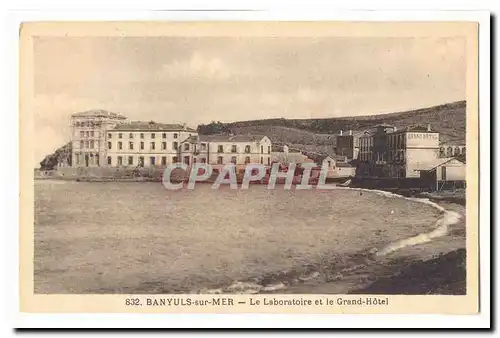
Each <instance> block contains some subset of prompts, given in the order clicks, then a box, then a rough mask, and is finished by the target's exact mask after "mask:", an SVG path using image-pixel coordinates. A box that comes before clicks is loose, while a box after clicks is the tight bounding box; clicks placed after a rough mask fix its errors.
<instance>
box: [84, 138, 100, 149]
mask: <svg viewBox="0 0 500 338" xmlns="http://www.w3.org/2000/svg"><path fill="white" fill-rule="evenodd" d="M94 146H95V148H94ZM80 149H99V141H95V142H94V140H90V141H80Z"/></svg>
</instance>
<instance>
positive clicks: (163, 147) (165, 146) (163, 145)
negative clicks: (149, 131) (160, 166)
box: [161, 142, 167, 150]
mask: <svg viewBox="0 0 500 338" xmlns="http://www.w3.org/2000/svg"><path fill="white" fill-rule="evenodd" d="M161 149H163V150H165V149H167V142H162V143H161Z"/></svg>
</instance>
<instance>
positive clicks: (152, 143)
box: [151, 142, 155, 150]
mask: <svg viewBox="0 0 500 338" xmlns="http://www.w3.org/2000/svg"><path fill="white" fill-rule="evenodd" d="M151 150H155V143H154V142H151Z"/></svg>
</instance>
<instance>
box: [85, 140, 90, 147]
mask: <svg viewBox="0 0 500 338" xmlns="http://www.w3.org/2000/svg"><path fill="white" fill-rule="evenodd" d="M85 149H89V141H85Z"/></svg>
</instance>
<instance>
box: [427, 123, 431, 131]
mask: <svg viewBox="0 0 500 338" xmlns="http://www.w3.org/2000/svg"><path fill="white" fill-rule="evenodd" d="M427 131H431V124H430V123H427Z"/></svg>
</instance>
